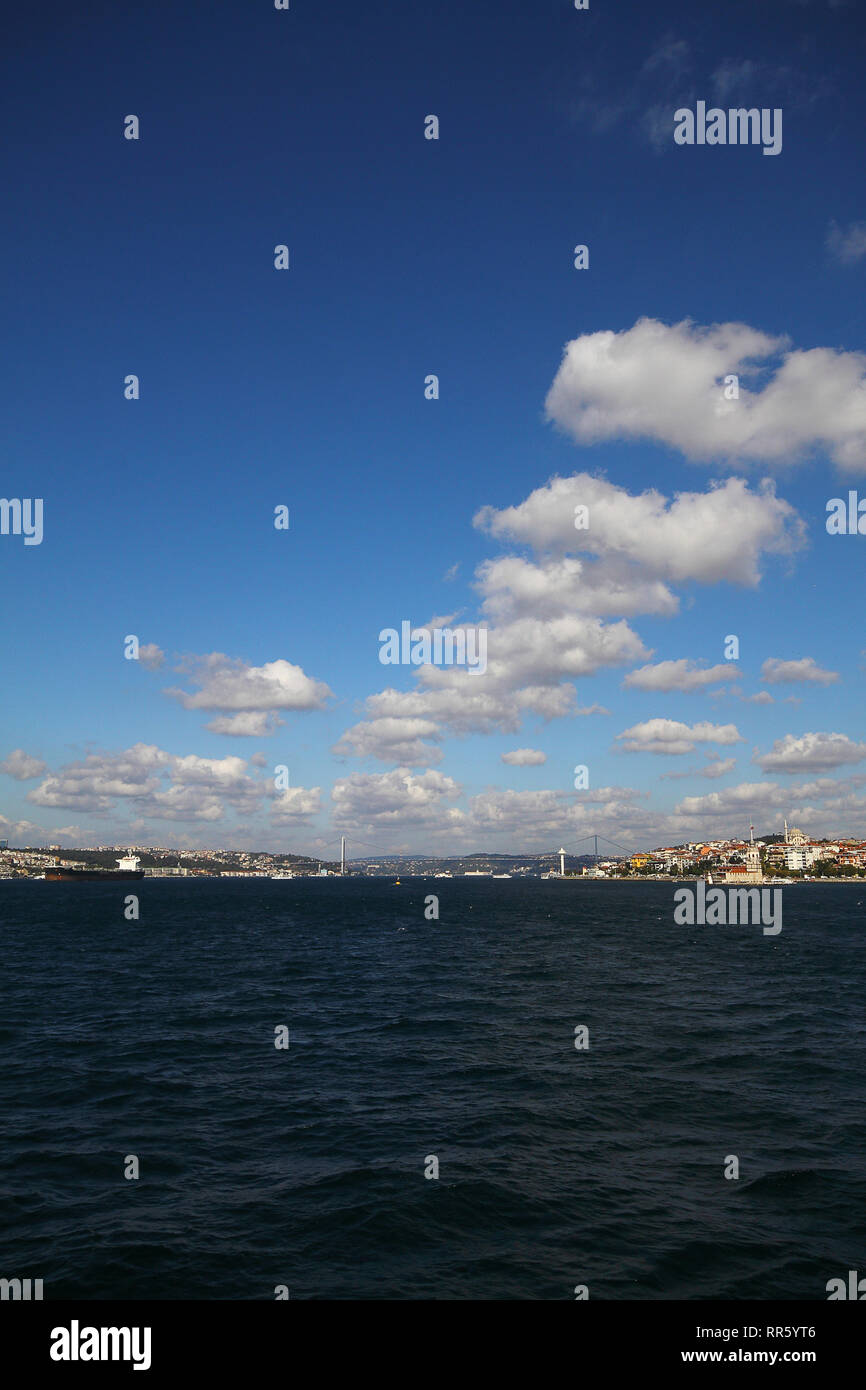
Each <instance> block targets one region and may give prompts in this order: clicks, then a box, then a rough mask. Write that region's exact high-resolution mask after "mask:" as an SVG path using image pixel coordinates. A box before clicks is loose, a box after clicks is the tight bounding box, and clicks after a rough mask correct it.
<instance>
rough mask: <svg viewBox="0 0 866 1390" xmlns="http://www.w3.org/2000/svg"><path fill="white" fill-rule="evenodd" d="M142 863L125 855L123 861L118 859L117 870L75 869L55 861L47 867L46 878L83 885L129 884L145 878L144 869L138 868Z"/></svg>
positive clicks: (133, 856) (136, 858)
mask: <svg viewBox="0 0 866 1390" xmlns="http://www.w3.org/2000/svg"><path fill="white" fill-rule="evenodd" d="M140 863H141V860H140V859H139V858H138V855H136V854H125V855H124V856H123V858H122V859H118V861H117V868H116V869H73V868H72V867H71V866H67V865H64V864H61V863H60V861H59V860H57V859H55V860H54V863H53V864H48V865H47V866H46V869H45V877H46V878H50V879H52V880H54V881H55V882H57V881H61V880H62V881H63V882H64V883H65V882H67V880H69V879H75V880H76V882H81V883H93V882H94V881H96V880H101V881H102V882H105V881H106V880H107V881H108V882H110V883H128V882H129V881H130V879H138V878H144V869H140V868H139V867H138V866H139V864H140Z"/></svg>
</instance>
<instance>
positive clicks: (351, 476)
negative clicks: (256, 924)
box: [0, 0, 866, 858]
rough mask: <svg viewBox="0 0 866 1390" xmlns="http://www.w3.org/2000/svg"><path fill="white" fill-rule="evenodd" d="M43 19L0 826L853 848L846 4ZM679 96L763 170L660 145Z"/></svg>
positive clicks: (421, 844)
mask: <svg viewBox="0 0 866 1390" xmlns="http://www.w3.org/2000/svg"><path fill="white" fill-rule="evenodd" d="M158 10H159V7H157V11H158ZM43 23H44V21H43V20H40V18H39V16H38V14H27V13H23V14H22V13H16V15H15V16H14V17H13V19H12V21H11V28H12V31H13V32H12V36H11V49H12V51H13V52H14V53H15V54H16V62H15V64H14V65H10V71H9V74H8V89H9V91H8V97H9V101H10V105H11V107H12V109H14V110H15V111H16V113H17V116H18V121H19V125H20V130H21V131H22V132H24V136H23V137H22V138H21V139H20V140H18V141H17V142H16V144H15V145H14V146H12V147H9V146H7V148H6V150H5V151H4V155H3V159H4V164H5V173H6V183H7V186H8V187H13V188H15V189H16V190H17V192H16V200H15V204H14V206H13V208H12V210H11V212H10V216H9V219H8V222H7V228H6V240H5V247H4V265H5V267H6V270H7V295H6V319H7V325H8V335H9V339H10V344H11V348H12V350H11V351H10V353H9V354H8V356H9V359H10V361H9V366H8V369H7V398H8V403H9V404H8V416H7V440H6V450H5V460H6V466H5V469H4V477H3V481H2V492H3V498H2V505H0V562H2V563H3V565H4V573H5V590H4V593H5V602H4V604H3V607H2V612H0V624H2V628H0V641H2V646H3V651H4V654H5V658H6V679H5V681H4V701H3V704H4V708H3V718H2V728H0V836H2V837H4V838H7V839H8V840H9V842H10V843H12V844H24V843H28V842H29V843H31V844H35V843H44V844H48V843H58V844H60V845H62V846H69V847H72V846H82V847H85V846H88V845H96V844H105V843H107V842H108V841H111V842H112V843H121V844H124V845H138V846H142V847H144V846H147V845H159V844H162V845H164V844H166V843H167V842H171V841H173V842H175V843H176V844H177V845H178V846H180V847H187V848H195V847H202V848H216V847H217V846H219V845H221V844H223V845H225V844H230V845H233V846H236V847H239V848H243V847H252V848H257V849H262V850H271V851H285V852H289V853H297V854H306V855H310V856H314V857H331V858H334V857H338V855H339V840H340V836H341V835H344V834H345V835H347V836H348V837H349V840H350V843H352V842H354V843H363V844H365V845H369V846H371V847H375V852H376V853H388V852H392V853H401V852H402V853H414V852H427V851H429V852H431V853H433V852H435V853H436V854H440V855H447V854H459V853H469V852H473V851H476V850H478V848H479V846H482V847H486V849H487V852H496V851H499V852H510V851H512V850H513V849H514V847H517V852H538V851H539V850H546V849H547V848H548V847H550V846H552V845H553V844H554V843H555V844H557V845H559V844H565V845H566V846H570V845H572V844H574V843H577V842H579V841H580V840H581V838H582V837H584V836H586V835H589V834H593V833H595V832H596V831H597V832H598V833H599V834H600V835H601V834H604V835H606V836H609V837H610V839H612V840H614V841H618V842H620V843H622V844H627V845H631V846H634V847H635V848H641V847H648V846H652V845H656V846H660V845H666V844H675V843H678V842H682V841H683V840H684V839H685V838H687V837H688V838H689V839H696V840H697V839H699V838H704V839H709V838H715V837H717V836H718V835H719V834H720V833H721V832H722V831H725V830H727V831H729V830H730V829H731V828H732V827H733V826H735V825H738V824H739V825H741V826H744V827H745V829H746V832H748V826H749V823H750V821H751V822H753V823H758V822H760V824H761V825H762V826H763V827H765V828H766V827H767V826H768V825H770V824H779V825H781V823H782V820H783V818H784V817H785V816H787V818H788V821H789V823H791V824H795V825H807V826H809V827H810V832H811V833H813V834H815V835H822V834H824V833H825V832H826V833H828V834H829V833H833V834H836V833H838V832H839V827H840V826H845V827H847V828H848V830H849V833H850V834H852V835H863V836H866V738H864V735H863V732H862V706H863V671H864V654H866V652H864V649H866V640H864V637H863V635H862V634H861V633H860V631H859V623H858V620H857V595H858V594H859V588H860V583H861V576H862V572H863V556H864V554H866V551H861V547H866V535H864V534H861V533H860V531H859V529H858V528H859V520H860V519H864V520H866V404H864V402H866V354H864V342H863V325H862V311H861V307H860V306H861V304H862V298H863V291H864V275H866V208H864V200H863V194H862V178H861V166H862V160H861V158H860V150H859V140H860V131H861V130H862V128H863V125H864V117H866V111H864V106H866V98H864V94H863V90H862V62H861V56H862V41H861V42H858V36H859V27H858V26H859V24H860V23H861V20H860V16H859V15H858V14H857V11H856V7H848V6H844V5H833V4H823V3H815V4H813V5H806V4H803V5H799V4H788V3H783V0H777V2H776V3H770V4H766V5H763V6H760V7H757V8H756V7H754V6H753V5H752V4H747V3H745V0H733V3H731V4H730V5H728V6H725V7H724V9H723V10H720V11H719V12H718V13H715V12H710V11H702V12H700V13H697V12H694V13H693V12H692V11H690V10H688V9H687V8H684V7H682V6H677V5H673V4H670V3H662V4H660V5H657V6H653V7H650V8H644V7H638V6H635V7H634V8H633V10H632V11H631V12H630V18H629V24H628V25H627V26H624V25H622V24H620V25H618V27H617V29H616V34H615V37H614V36H613V35H612V33H611V31H610V29H609V28H607V27H606V17H605V14H604V12H603V7H601V6H599V7H593V8H591V9H589V10H587V11H576V10H574V9H573V8H572V7H571V6H569V5H562V6H558V7H555V6H547V7H540V8H536V9H533V7H529V6H524V7H509V6H506V7H504V8H503V6H501V5H500V4H496V5H493V4H490V3H486V2H485V3H481V4H479V5H478V6H473V7H469V8H468V9H467V7H466V6H465V5H461V4H457V3H456V0H445V3H443V4H441V5H438V6H436V7H433V8H432V9H431V11H430V13H429V14H428V15H424V16H421V17H419V15H418V14H413V15H412V19H411V23H410V22H408V20H407V19H406V17H405V16H401V15H400V14H398V13H396V12H394V13H389V14H386V13H385V12H384V11H383V10H380V9H377V8H376V7H372V8H370V7H367V8H364V7H357V6H351V5H348V4H341V3H338V4H337V6H336V9H335V8H334V7H332V6H330V7H328V8H327V10H326V11H321V10H316V9H315V7H310V9H309V11H304V9H303V8H302V7H292V8H291V9H290V10H288V11H286V12H277V11H276V10H275V9H273V8H269V7H262V9H261V11H258V10H252V9H251V10H250V11H247V10H245V9H242V8H240V7H226V8H224V9H220V8H219V7H218V8H217V9H216V10H215V11H214V12H209V13H208V15H207V21H206V24H205V25H204V27H203V21H202V16H201V15H200V14H198V13H195V14H193V13H191V12H187V11H185V10H183V9H181V10H180V11H178V12H177V13H174V12H172V35H173V40H172V44H171V45H170V46H166V44H165V42H164V35H165V26H164V23H163V16H162V15H161V14H160V13H158V12H157V13H154V14H150V13H148V11H147V8H144V9H141V10H136V9H133V10H130V11H127V10H125V9H123V8H121V9H119V10H117V11H116V12H112V13H109V14H107V15H105V16H104V17H101V18H100V21H99V24H98V25H93V26H90V25H88V24H84V23H82V24H81V25H76V23H75V22H74V19H73V18H72V17H71V16H67V17H66V18H64V19H62V20H60V21H59V26H60V27H59V29H58V31H57V34H55V35H54V37H53V39H52V42H51V44H49V45H47V46H46V45H45V43H44V36H43V34H42V25H43ZM419 24H420V25H421V28H422V29H423V32H424V34H425V36H426V37H425V42H424V43H423V44H420V43H419ZM55 39H56V41H54V40H55ZM61 40H62V42H61ZM203 46H204V50H205V51H206V54H207V61H202V52H203ZM361 51H363V53H364V55H365V56H364V61H363V62H361V61H360V60H359V53H360V52H361ZM587 52H591V53H592V54H593V58H592V62H591V64H588V63H587V59H586V54H587ZM716 105H718V107H719V108H723V109H724V110H725V111H729V110H730V111H736V110H738V109H751V108H755V109H756V110H758V111H769V112H773V113H775V112H777V111H778V112H782V113H783V115H784V141H783V142H782V141H781V131H782V122H781V119H780V120H779V121H778V122H777V123H776V125H774V126H773V130H774V131H775V132H776V134H777V135H778V137H779V139H778V140H776V141H775V143H776V144H777V145H778V148H777V149H776V150H775V152H774V157H772V158H764V157H763V155H762V153H761V151H760V149H757V148H753V147H752V146H751V145H748V146H747V145H745V144H728V145H726V146H725V147H707V146H706V145H703V146H702V145H700V144H699V143H695V144H694V145H691V144H680V143H677V141H676V140H675V138H674V133H675V128H676V120H675V116H676V113H677V111H682V110H683V109H688V110H690V111H691V110H697V111H700V112H703V113H704V115H707V114H708V113H710V114H711V112H710V108H713V107H715V106H716ZM840 110H841V111H843V112H844V119H840V116H839V112H840ZM132 113H134V114H135V116H136V117H137V127H136V130H135V134H136V135H137V138H129V135H130V131H131V127H130V125H129V120H130V115H131V114H132ZM858 113H859V114H858ZM431 115H435V116H436V118H437V124H436V127H435V134H436V137H437V138H430V137H431V134H432V133H433V130H434V127H433V126H432V125H431ZM729 124H730V122H729ZM740 124H742V123H740ZM743 128H745V127H743ZM768 132H769V127H768ZM768 138H769V134H768ZM774 140H775V136H774ZM283 247H285V248H286V252H285V256H284V255H283V253H282V252H281V250H280V248H283ZM281 262H284V263H285V264H286V265H287V268H286V269H280V268H278V266H279V265H280V264H281ZM132 382H134V385H132V384H131V383H132ZM861 498H862V499H863V511H861V510H860V507H861ZM37 503H38V504H39V505H38V507H37V505H36V504H37ZM37 517H38V541H37V535H36V529H35V528H36V520H35V519H36V518H37ZM852 522H853V525H852ZM25 523H26V524H25ZM843 523H844V524H843ZM28 526H29V527H30V532H29V533H28V530H27V527H28ZM28 534H29V537H30V540H31V541H32V542H33V543H30V544H28V543H27V540H28ZM404 624H408V627H409V639H408V642H407V640H406V639H405V637H404V634H405V628H404ZM443 629H449V631H450V633H451V634H452V635H451V638H449V639H441V640H439V645H438V646H437V638H436V633H437V632H439V633H441V631H442V630H443ZM420 630H423V631H425V632H427V633H428V634H429V651H430V653H431V654H432V659H433V660H434V661H441V662H443V663H445V664H426V665H425V664H413V661H414V658H413V657H412V655H411V642H412V639H411V634H412V632H415V631H420ZM389 632H390V633H394V634H395V635H397V634H398V635H399V641H397V643H396V645H394V643H393V642H392V639H390V638H388V637H384V636H383V633H389ZM455 634H457V636H455ZM395 640H396V638H395ZM461 641H462V642H463V643H464V648H465V649H464V655H463V659H462V660H461V657H460V650H461V647H460V642H461ZM389 644H390V645H389ZM482 649H483V661H482V659H481V654H482ZM419 650H420V651H421V652H422V655H423V654H424V652H423V649H422V648H419ZM383 651H387V652H388V653H389V654H388V656H387V659H385V658H383ZM449 653H450V655H449ZM570 852H571V851H570Z"/></svg>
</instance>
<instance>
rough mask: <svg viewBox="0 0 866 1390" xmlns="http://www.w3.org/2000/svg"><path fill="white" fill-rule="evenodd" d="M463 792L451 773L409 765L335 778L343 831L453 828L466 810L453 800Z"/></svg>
mask: <svg viewBox="0 0 866 1390" xmlns="http://www.w3.org/2000/svg"><path fill="white" fill-rule="evenodd" d="M459 795H460V787H459V785H458V784H457V783H456V782H455V781H454V779H453V778H451V777H446V776H445V775H444V774H443V773H441V772H436V771H433V770H428V771H426V772H421V773H413V772H411V771H410V769H409V768H408V767H397V768H392V769H391V771H390V772H371V773H362V772H354V773H352V775H351V776H350V777H346V778H341V779H339V780H338V781H336V782H335V783H334V786H333V788H332V790H331V797H332V799H333V801H334V807H335V810H334V821H335V824H336V825H337V826H338V828H340V829H341V830H350V829H354V830H356V831H359V832H360V831H363V830H367V831H376V830H380V831H381V830H401V829H402V828H403V827H404V826H412V827H414V828H415V829H416V830H417V829H425V830H427V831H429V832H431V833H441V832H442V831H443V830H451V829H453V828H454V827H455V826H456V825H459V824H460V823H461V822H462V820H463V819H464V813H463V812H462V811H460V810H458V809H457V808H456V807H452V806H449V805H448V803H449V802H451V801H454V800H456V798H457V797H459Z"/></svg>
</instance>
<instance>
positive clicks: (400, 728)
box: [331, 692, 442, 767]
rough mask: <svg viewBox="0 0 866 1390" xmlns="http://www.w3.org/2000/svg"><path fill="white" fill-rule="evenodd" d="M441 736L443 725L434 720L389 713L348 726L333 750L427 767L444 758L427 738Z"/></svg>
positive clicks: (345, 754) (338, 753) (336, 752)
mask: <svg viewBox="0 0 866 1390" xmlns="http://www.w3.org/2000/svg"><path fill="white" fill-rule="evenodd" d="M395 693H396V692H395ZM441 736H442V735H441V732H440V729H439V725H438V724H437V723H436V722H435V721H434V720H432V719H417V718H411V717H410V718H404V719H401V718H397V717H393V716H387V715H385V716H383V717H382V718H380V719H366V720H363V721H362V722H361V723H360V724H355V725H354V727H353V728H351V729H347V730H346V732H345V733H344V734H343V735H342V737H341V738H340V740H339V742H338V743H336V744H335V745H334V747H333V749H332V750H331V751H332V752H333V753H335V754H336V755H337V756H338V757H346V756H352V757H356V758H378V759H379V760H380V761H382V762H389V763H390V762H394V763H399V764H402V765H403V766H406V767H424V766H428V765H429V764H430V763H438V762H441V760H442V750H441V749H439V748H436V747H435V746H434V744H433V743H425V742H424V740H425V739H434V740H436V739H439V738H441Z"/></svg>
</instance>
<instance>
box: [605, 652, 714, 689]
mask: <svg viewBox="0 0 866 1390" xmlns="http://www.w3.org/2000/svg"><path fill="white" fill-rule="evenodd" d="M737 670H738V667H737V666H736V664H735V663H734V662H723V663H722V664H721V665H719V666H706V667H702V666H696V665H695V664H694V662H692V661H691V660H690V659H689V658H688V657H680V658H679V659H678V660H677V661H659V662H657V663H656V664H655V665H653V666H639V667H638V669H637V670H636V671H629V673H628V675H627V676H626V678H625V680H624V681H623V685H624V686H625V687H627V688H629V689H634V690H702V689H704V687H705V686H708V685H714V684H716V682H718V681H725V680H732V679H733V678H734V677H735V676H736V674H737Z"/></svg>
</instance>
